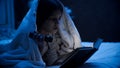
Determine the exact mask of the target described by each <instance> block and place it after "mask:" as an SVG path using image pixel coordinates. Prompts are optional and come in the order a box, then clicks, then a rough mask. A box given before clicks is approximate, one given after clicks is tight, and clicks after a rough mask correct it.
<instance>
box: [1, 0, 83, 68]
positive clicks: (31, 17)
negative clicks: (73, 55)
mask: <svg viewBox="0 0 120 68" xmlns="http://www.w3.org/2000/svg"><path fill="white" fill-rule="evenodd" d="M37 5H38V0H34V1H33V4H32V6H31V8H30V10H29V11H28V12H27V14H26V16H25V17H24V18H23V20H22V22H21V24H20V26H19V28H18V29H17V31H16V34H15V36H14V38H13V39H12V41H11V42H10V43H8V44H6V45H0V66H3V67H11V68H14V67H15V68H25V67H26V68H29V67H33V68H37V67H39V68H45V66H46V64H45V62H44V61H43V59H42V55H41V52H40V50H39V49H38V44H37V43H36V42H35V41H34V40H33V39H31V38H29V33H30V32H33V31H36V30H37V27H36V16H35V14H36V9H37ZM63 8H64V6H63ZM60 21H61V22H62V23H60V25H59V32H58V33H59V35H60V38H61V39H60V40H62V41H63V43H64V44H65V45H64V46H62V47H61V48H62V50H64V51H66V52H68V53H69V52H71V51H73V50H74V49H76V48H78V47H81V39H80V36H79V33H78V31H77V29H76V27H75V25H74V23H73V21H72V19H71V17H70V16H69V15H68V13H67V12H66V10H65V9H64V11H63V15H62V18H61V20H60ZM55 43H56V44H57V42H55ZM62 50H60V51H59V53H60V54H64V53H63V52H62Z"/></svg>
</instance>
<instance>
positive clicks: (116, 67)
mask: <svg viewBox="0 0 120 68" xmlns="http://www.w3.org/2000/svg"><path fill="white" fill-rule="evenodd" d="M10 41H11V40H2V41H0V45H5V44H8V43H9V42H10ZM82 45H83V46H91V45H93V42H82ZM48 68H59V66H52V67H48ZM78 68H120V42H103V43H102V44H101V46H100V48H99V49H98V51H97V52H96V53H94V54H93V55H92V56H91V57H90V58H89V59H88V60H87V61H86V62H85V64H83V65H82V66H80V67H78Z"/></svg>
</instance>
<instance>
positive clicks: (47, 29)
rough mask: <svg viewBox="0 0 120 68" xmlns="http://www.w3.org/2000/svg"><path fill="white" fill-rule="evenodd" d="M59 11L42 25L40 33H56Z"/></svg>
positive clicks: (60, 14)
mask: <svg viewBox="0 0 120 68" xmlns="http://www.w3.org/2000/svg"><path fill="white" fill-rule="evenodd" d="M61 16H62V13H61V11H58V10H57V11H55V12H54V13H53V14H52V15H51V16H50V17H49V18H48V19H47V20H46V21H45V22H44V24H43V26H42V32H43V33H45V34H49V33H56V32H57V30H58V24H59V23H60V22H59V20H60V19H61Z"/></svg>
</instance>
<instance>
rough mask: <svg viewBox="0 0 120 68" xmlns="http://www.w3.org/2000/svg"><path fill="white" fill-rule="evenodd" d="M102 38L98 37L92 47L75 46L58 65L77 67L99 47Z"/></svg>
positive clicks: (65, 67) (63, 67)
mask: <svg viewBox="0 0 120 68" xmlns="http://www.w3.org/2000/svg"><path fill="white" fill-rule="evenodd" d="M102 41H103V40H102V39H100V38H98V39H97V40H96V41H95V42H94V44H93V47H81V48H77V49H76V50H75V51H73V53H72V54H71V55H70V56H69V57H68V58H67V59H66V60H65V61H64V62H63V64H61V65H60V68H71V67H72V68H73V67H74V68H77V67H79V66H80V65H82V64H84V63H85V61H86V60H88V59H89V58H90V57H91V56H92V55H93V54H94V53H95V52H96V51H97V50H98V48H99V46H100V44H101V43H102Z"/></svg>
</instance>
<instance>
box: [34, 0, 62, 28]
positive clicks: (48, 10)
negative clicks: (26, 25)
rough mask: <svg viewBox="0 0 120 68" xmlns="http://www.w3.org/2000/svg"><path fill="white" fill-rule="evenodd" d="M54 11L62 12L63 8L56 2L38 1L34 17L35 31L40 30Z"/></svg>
mask: <svg viewBox="0 0 120 68" xmlns="http://www.w3.org/2000/svg"><path fill="white" fill-rule="evenodd" d="M56 10H60V11H61V12H63V7H62V5H61V3H60V2H59V1H58V0H40V1H39V4H38V7H37V15H36V16H37V18H36V25H37V29H39V28H41V26H42V25H43V23H44V22H45V20H47V19H48V18H49V17H50V16H51V14H53V12H54V11H56Z"/></svg>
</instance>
